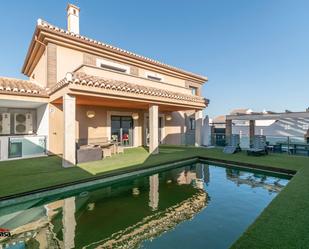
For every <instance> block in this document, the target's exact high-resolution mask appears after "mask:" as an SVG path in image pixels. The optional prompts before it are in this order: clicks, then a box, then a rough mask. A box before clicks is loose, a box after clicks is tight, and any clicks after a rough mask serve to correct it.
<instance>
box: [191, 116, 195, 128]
mask: <svg viewBox="0 0 309 249" xmlns="http://www.w3.org/2000/svg"><path fill="white" fill-rule="evenodd" d="M190 130H195V119H194V118H190Z"/></svg>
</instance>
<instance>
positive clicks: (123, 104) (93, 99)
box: [53, 95, 193, 112]
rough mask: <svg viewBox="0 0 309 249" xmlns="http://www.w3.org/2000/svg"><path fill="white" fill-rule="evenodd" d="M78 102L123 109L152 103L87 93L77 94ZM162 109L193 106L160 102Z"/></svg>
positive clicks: (140, 107) (189, 108)
mask: <svg viewBox="0 0 309 249" xmlns="http://www.w3.org/2000/svg"><path fill="white" fill-rule="evenodd" d="M53 103H55V104H62V98H58V99H57V100H55V101H53ZM76 104H77V105H89V106H104V107H112V108H122V109H138V110H148V108H149V106H150V105H151V104H152V103H148V102H141V101H132V100H124V99H114V98H106V97H97V96H85V95H76ZM158 106H159V110H160V111H163V112H164V111H166V112H172V111H186V110H192V109H193V108H192V107H185V106H175V105H174V104H173V105H168V104H158Z"/></svg>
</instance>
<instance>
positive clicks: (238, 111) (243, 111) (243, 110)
mask: <svg viewBox="0 0 309 249" xmlns="http://www.w3.org/2000/svg"><path fill="white" fill-rule="evenodd" d="M250 111H251V110H250V109H248V108H239V109H234V110H232V111H231V112H230V115H237V114H248V112H250Z"/></svg>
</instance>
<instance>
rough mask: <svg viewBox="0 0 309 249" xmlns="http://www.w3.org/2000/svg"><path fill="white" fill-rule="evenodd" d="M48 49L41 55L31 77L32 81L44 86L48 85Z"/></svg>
mask: <svg viewBox="0 0 309 249" xmlns="http://www.w3.org/2000/svg"><path fill="white" fill-rule="evenodd" d="M46 53H47V52H46V50H45V52H44V53H43V55H42V56H41V58H40V60H39V62H38V64H37V65H36V67H35V68H34V70H33V72H32V74H31V77H30V78H29V79H30V80H31V81H34V82H35V83H37V84H38V85H40V86H42V87H46V86H47V55H46Z"/></svg>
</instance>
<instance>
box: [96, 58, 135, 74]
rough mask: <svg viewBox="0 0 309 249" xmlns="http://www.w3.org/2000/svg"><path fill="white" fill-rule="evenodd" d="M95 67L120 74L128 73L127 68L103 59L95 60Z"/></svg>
mask: <svg viewBox="0 0 309 249" xmlns="http://www.w3.org/2000/svg"><path fill="white" fill-rule="evenodd" d="M97 66H98V67H101V68H105V69H109V70H113V71H116V72H120V73H129V69H130V68H129V66H126V65H123V64H120V63H117V62H112V61H109V60H104V59H97Z"/></svg>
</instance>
